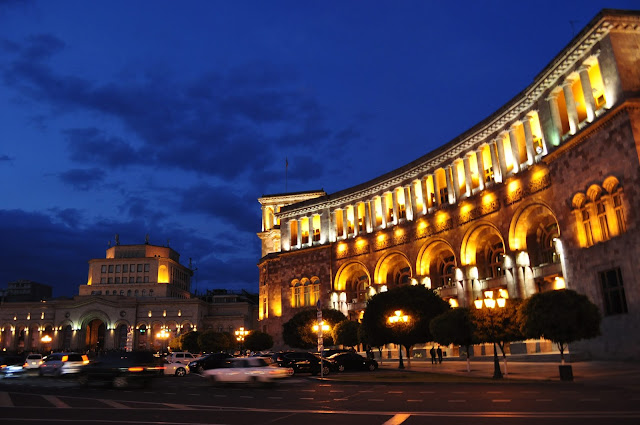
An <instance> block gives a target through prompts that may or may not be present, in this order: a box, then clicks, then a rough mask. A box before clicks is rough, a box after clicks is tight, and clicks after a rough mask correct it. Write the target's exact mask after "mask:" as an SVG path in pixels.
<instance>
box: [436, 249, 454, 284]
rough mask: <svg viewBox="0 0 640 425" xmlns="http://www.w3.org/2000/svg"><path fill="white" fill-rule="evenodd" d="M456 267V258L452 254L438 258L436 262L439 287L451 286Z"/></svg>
mask: <svg viewBox="0 0 640 425" xmlns="http://www.w3.org/2000/svg"><path fill="white" fill-rule="evenodd" d="M455 269H456V259H455V257H454V256H453V255H452V256H450V257H446V258H439V259H438V263H437V270H438V283H439V286H440V287H444V286H452V285H453V278H454V273H455Z"/></svg>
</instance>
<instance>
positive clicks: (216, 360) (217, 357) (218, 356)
mask: <svg viewBox="0 0 640 425" xmlns="http://www.w3.org/2000/svg"><path fill="white" fill-rule="evenodd" d="M232 357H233V356H232V355H230V354H228V353H211V354H207V355H206V356H203V357H201V358H199V359H197V360H194V361H192V362H191V363H189V368H190V369H191V371H192V372H195V373H199V374H202V372H204V371H205V370H209V369H215V368H218V367H221V366H222V365H223V364H224V362H225V360H227V359H230V358H232Z"/></svg>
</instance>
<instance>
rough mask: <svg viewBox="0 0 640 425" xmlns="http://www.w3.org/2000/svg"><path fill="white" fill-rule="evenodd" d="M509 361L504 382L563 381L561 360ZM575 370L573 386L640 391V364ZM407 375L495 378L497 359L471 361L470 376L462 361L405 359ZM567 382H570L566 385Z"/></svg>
mask: <svg viewBox="0 0 640 425" xmlns="http://www.w3.org/2000/svg"><path fill="white" fill-rule="evenodd" d="M511 357H512V356H508V357H507V371H508V374H505V366H504V362H503V360H502V358H500V369H501V371H502V373H503V376H504V378H503V379H504V380H508V381H557V382H561V381H560V372H559V368H558V366H559V365H560V360H559V356H552V357H550V358H544V359H543V358H540V359H538V360H535V359H533V360H531V359H525V360H527V361H522V359H518V358H516V356H513V357H514V358H511ZM565 364H567V365H571V367H572V370H573V382H575V383H584V384H598V385H610V386H616V387H624V388H628V389H631V390H636V391H640V362H637V361H635V362H633V361H578V362H566V363H565ZM404 365H405V369H404V371H405V372H406V371H420V372H433V373H445V374H451V375H459V376H472V377H481V378H491V377H492V376H493V370H494V363H493V358H492V357H491V358H489V357H480V358H479V359H478V360H474V359H473V358H472V359H471V363H470V366H471V371H470V372H467V362H466V361H465V360H462V359H453V358H445V359H444V361H443V362H442V363H440V364H435V365H434V364H431V360H430V359H429V360H427V361H425V360H423V359H411V362H408V361H407V360H406V359H404ZM380 369H382V370H386V371H391V370H394V369H395V370H398V359H397V358H394V359H383V361H382V364H381V365H380ZM565 382H566V381H565Z"/></svg>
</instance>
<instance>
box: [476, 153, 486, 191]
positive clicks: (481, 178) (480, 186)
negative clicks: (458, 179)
mask: <svg viewBox="0 0 640 425" xmlns="http://www.w3.org/2000/svg"><path fill="white" fill-rule="evenodd" d="M482 151H483V149H482V147H479V148H478V150H477V151H476V163H477V165H478V189H480V190H484V183H485V182H484V158H483V157H482Z"/></svg>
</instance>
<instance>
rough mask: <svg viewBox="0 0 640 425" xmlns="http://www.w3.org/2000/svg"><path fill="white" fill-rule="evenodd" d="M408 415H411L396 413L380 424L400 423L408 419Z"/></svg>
mask: <svg viewBox="0 0 640 425" xmlns="http://www.w3.org/2000/svg"><path fill="white" fill-rule="evenodd" d="M409 416H411V415H408V414H406V413H398V414H397V415H395V416H393V417H392V418H391V419H389V420H388V421H386V422H385V423H384V424H382V425H400V424H401V423H403V422H404V421H406V420H407V419H409Z"/></svg>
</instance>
